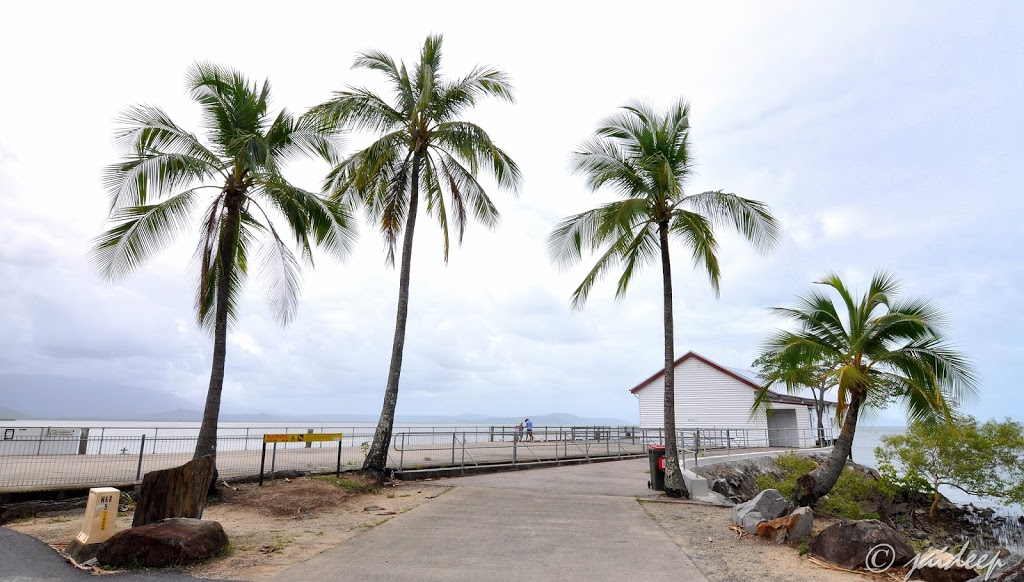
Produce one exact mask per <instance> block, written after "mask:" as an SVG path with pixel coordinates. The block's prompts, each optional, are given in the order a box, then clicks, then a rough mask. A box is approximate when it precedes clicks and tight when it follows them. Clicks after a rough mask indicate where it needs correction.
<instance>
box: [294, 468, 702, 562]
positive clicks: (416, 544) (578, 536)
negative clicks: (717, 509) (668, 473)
mask: <svg viewBox="0 0 1024 582" xmlns="http://www.w3.org/2000/svg"><path fill="white" fill-rule="evenodd" d="M647 468H648V461H647V459H637V460H627V461H613V462H604V463H594V464H590V465H577V466H572V467H557V468H549V469H535V470H529V471H516V472H511V473H493V474H489V475H476V476H471V477H459V478H452V479H446V480H443V481H438V482H436V483H440V484H445V485H451V486H453V487H454V489H453V490H451V491H449V492H448V493H446V494H444V495H442V496H441V497H439V498H437V499H434V500H432V501H430V502H427V503H424V504H423V505H420V506H419V507H416V508H415V509H413V510H411V511H409V512H407V513H405V514H403V515H400V516H397V517H395V518H394V519H392V520H390V521H388V522H386V523H384V524H382V525H379V526H377V527H375V528H373V529H372V530H369V531H368V532H366V533H364V534H362V535H360V536H357V537H355V538H353V539H351V540H349V541H348V542H346V543H344V544H342V545H340V546H338V547H336V548H333V549H331V550H328V551H326V552H324V553H322V554H320V555H319V556H317V557H315V558H313V559H312V560H309V561H307V562H305V563H302V564H299V565H297V566H295V567H293V568H290V569H288V570H286V571H284V572H282V573H281V574H280V575H278V576H277V577H276V578H275V580H282V581H301V580H387V581H391V582H394V581H403V580H417V581H421V580H438V581H473V582H476V581H479V580H489V581H503V580H510V581H513V580H514V581H522V580H529V581H530V582H543V581H546V580H595V581H600V580H625V579H636V580H645V581H661V580H666V581H667V580H671V581H673V582H706V580H705V578H704V576H703V574H701V572H700V571H699V570H698V569H697V567H696V566H694V564H693V562H692V561H691V560H690V559H689V557H687V555H686V554H685V553H684V552H683V551H682V550H681V549H680V548H679V547H678V546H677V545H676V544H675V542H673V541H672V540H671V539H670V538H669V537H668V535H667V534H666V533H665V532H664V531H663V530H662V529H661V528H660V527H659V526H658V524H657V523H655V522H654V521H653V520H651V519H650V518H649V517H648V516H647V514H646V513H645V512H644V511H643V509H642V508H641V507H640V504H638V503H637V501H636V497H637V496H648V495H651V493H652V492H651V491H650V490H648V489H647V479H648V475H647V474H646V473H645V471H646V470H647Z"/></svg>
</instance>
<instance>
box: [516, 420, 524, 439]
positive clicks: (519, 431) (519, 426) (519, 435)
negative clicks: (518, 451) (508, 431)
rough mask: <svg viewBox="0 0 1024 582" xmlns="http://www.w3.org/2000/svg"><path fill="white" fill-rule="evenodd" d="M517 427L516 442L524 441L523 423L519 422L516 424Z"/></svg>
mask: <svg viewBox="0 0 1024 582" xmlns="http://www.w3.org/2000/svg"><path fill="white" fill-rule="evenodd" d="M515 429H516V436H515V439H516V442H517V443H521V442H523V423H521V422H520V423H519V424H517V425H516V426H515Z"/></svg>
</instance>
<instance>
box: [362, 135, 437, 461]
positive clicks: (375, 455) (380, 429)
mask: <svg viewBox="0 0 1024 582" xmlns="http://www.w3.org/2000/svg"><path fill="white" fill-rule="evenodd" d="M421 160H422V154H421V153H420V152H419V151H417V152H416V153H415V154H413V157H412V188H411V192H410V194H409V196H410V198H409V215H408V216H407V217H406V219H405V235H404V236H405V238H404V239H403V240H402V265H401V267H400V268H399V275H398V313H397V314H396V316H395V340H394V343H392V345H391V365H390V367H389V368H388V383H387V386H386V387H385V388H384V405H383V407H382V408H381V412H380V420H378V421H377V430H376V431H375V432H374V433H373V442H372V443H371V444H370V450H369V451H367V454H366V460H365V461H364V462H363V470H365V471H369V472H370V473H373V474H374V476H376V477H377V479H378V480H380V481H383V480H384V478H385V477H386V473H385V470H386V467H387V462H388V449H389V448H390V446H391V433H392V431H393V430H394V426H395V408H396V406H397V405H398V379H399V377H400V376H401V375H402V355H403V353H404V351H405V326H406V321H407V320H408V319H409V272H410V271H411V270H412V237H413V232H414V231H415V229H416V209H417V207H418V206H419V197H420V196H419V184H420V162H421Z"/></svg>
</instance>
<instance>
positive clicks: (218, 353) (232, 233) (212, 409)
mask: <svg viewBox="0 0 1024 582" xmlns="http://www.w3.org/2000/svg"><path fill="white" fill-rule="evenodd" d="M241 203H242V199H241V196H240V195H238V194H233V193H228V194H227V195H226V196H225V199H224V207H225V210H226V215H225V217H224V224H223V225H222V226H221V232H220V248H219V249H217V253H218V254H219V255H220V266H219V269H220V273H219V278H218V279H217V299H216V305H214V314H213V317H214V319H213V321H214V323H213V366H212V368H211V370H210V387H209V388H208V389H207V390H206V407H205V408H204V409H203V422H202V424H201V425H200V426H199V438H198V439H196V451H195V454H194V455H193V456H192V458H194V459H198V458H200V457H203V456H206V455H210V456H212V457H213V460H214V465H213V466H214V475H216V470H217V469H216V467H217V463H216V461H217V423H218V422H219V420H220V397H221V394H222V393H223V391H224V365H225V362H226V361H227V347H228V345H227V344H228V293H229V287H230V285H229V278H230V277H229V274H230V273H231V270H232V269H233V268H234V256H235V245H236V244H237V243H238V226H239V222H240V219H241ZM215 481H216V479H215Z"/></svg>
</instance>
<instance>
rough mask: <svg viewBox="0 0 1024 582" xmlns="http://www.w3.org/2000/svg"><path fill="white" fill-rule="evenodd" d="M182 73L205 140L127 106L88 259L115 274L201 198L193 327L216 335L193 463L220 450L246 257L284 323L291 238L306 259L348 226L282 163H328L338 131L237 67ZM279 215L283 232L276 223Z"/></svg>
mask: <svg viewBox="0 0 1024 582" xmlns="http://www.w3.org/2000/svg"><path fill="white" fill-rule="evenodd" d="M187 79H188V88H189V91H190V95H191V97H192V99H194V100H195V101H196V102H198V103H199V105H200V106H201V107H202V119H203V124H204V126H205V129H206V132H207V133H206V137H207V139H206V140H201V139H199V138H198V137H196V136H195V135H194V134H192V133H189V132H188V131H187V130H185V129H183V128H182V127H180V126H178V125H177V124H175V123H174V122H173V121H172V120H171V119H170V117H168V115H167V114H166V113H165V112H164V111H163V110H161V109H160V108H157V107H150V106H144V105H139V106H134V107H130V108H129V109H127V110H126V111H125V112H124V114H123V116H122V117H121V119H120V122H121V124H122V128H121V129H119V130H118V131H117V133H116V142H117V144H118V145H119V146H121V147H122V149H123V150H124V152H125V153H124V157H123V158H122V160H121V161H120V162H118V163H116V164H113V165H111V166H109V167H107V169H106V171H105V175H104V182H105V185H106V187H107V190H108V191H109V193H110V221H111V222H113V223H114V226H113V227H112V228H111V229H110V230H108V231H106V232H104V233H103V234H102V235H100V236H99V237H98V238H97V240H96V242H95V246H94V248H93V250H92V257H93V259H94V261H95V263H96V265H97V267H98V268H99V270H100V272H101V273H102V275H103V277H104V278H106V279H108V280H118V279H121V278H123V277H125V276H126V275H128V274H129V273H130V272H132V271H134V270H135V269H137V268H138V267H139V266H140V265H141V264H142V263H143V262H144V261H145V260H146V259H148V258H149V257H150V256H152V255H153V254H154V253H156V252H158V251H159V250H161V249H162V248H163V247H164V246H166V245H167V244H168V243H170V242H171V241H172V240H173V239H174V238H175V237H176V236H177V235H179V234H180V233H181V232H182V231H183V230H186V229H187V227H188V224H189V221H190V219H191V218H192V217H193V216H194V211H195V210H196V209H197V208H198V207H200V206H201V205H205V208H204V210H203V212H202V215H201V217H200V218H201V220H200V222H199V245H198V248H197V249H196V261H195V266H196V267H197V273H196V280H197V283H198V285H197V288H196V301H195V307H196V317H197V319H198V321H199V324H200V326H202V327H203V328H204V329H206V330H208V331H210V332H212V333H213V367H212V370H211V372H210V386H209V391H208V392H207V396H206V407H205V409H204V411H203V421H202V426H201V427H200V431H199V439H198V441H197V442H196V450H195V456H196V457H197V458H198V457H200V456H204V455H213V456H214V457H216V446H217V421H218V418H219V415H220V401H221V392H222V389H223V386H224V363H225V357H226V352H227V332H228V328H229V326H230V324H232V323H233V322H234V321H235V318H236V310H237V307H238V302H239V298H240V294H241V290H242V285H243V283H244V282H245V279H246V277H247V275H248V273H249V264H250V261H251V259H252V258H253V257H252V255H253V252H254V251H255V252H257V257H255V258H256V259H257V260H258V261H259V265H258V269H257V275H258V276H259V277H260V278H261V279H263V280H264V282H265V283H266V290H267V293H268V299H269V304H270V308H271V310H272V311H273V314H274V317H275V318H276V319H277V320H278V322H279V323H281V324H282V325H284V324H287V323H288V321H289V320H290V319H291V318H292V317H293V316H294V315H295V312H296V309H297V307H298V297H299V263H298V260H297V259H296V257H295V255H294V254H293V253H292V251H291V250H290V249H289V244H288V243H287V242H286V238H288V237H290V238H292V239H293V242H294V243H295V245H296V246H297V248H298V250H299V251H300V254H301V255H302V257H303V259H305V260H306V261H307V262H308V263H309V264H310V265H312V263H313V255H312V246H314V245H318V246H320V247H323V248H324V249H325V250H327V251H329V252H330V253H332V254H334V255H337V256H341V255H344V254H345V253H347V252H348V250H349V248H350V247H351V245H352V242H353V240H354V236H355V231H354V220H353V219H352V217H351V215H350V214H351V213H350V211H349V210H348V209H347V208H346V207H345V206H344V205H343V204H341V203H339V202H336V201H332V200H328V199H325V198H323V197H321V196H319V195H317V194H313V193H311V192H307V191H305V190H302V189H301V188H297V187H295V186H293V185H292V184H291V183H289V182H288V181H287V180H286V179H285V178H284V176H283V175H282V173H281V166H282V164H283V163H284V162H285V161H287V160H288V159H290V158H292V157H295V156H297V155H305V156H315V157H320V158H323V159H324V160H327V161H328V162H329V163H335V162H336V161H337V159H338V156H337V155H336V138H337V133H336V132H335V131H333V130H329V129H325V128H323V127H322V126H320V125H319V124H318V123H316V122H314V121H313V120H312V119H311V118H306V117H300V118H298V119H296V118H295V117H293V116H292V115H291V114H290V113H288V112H287V111H285V110H282V111H281V112H279V113H278V114H277V115H276V116H275V115H272V114H271V112H270V110H269V104H270V84H269V83H268V82H267V81H264V82H263V83H262V84H257V83H250V82H249V81H248V80H247V79H246V78H245V77H244V76H243V75H241V74H240V73H238V72H236V71H233V70H230V69H227V68H223V67H220V66H216V65H211V64H204V63H197V64H196V65H194V66H193V67H191V69H190V70H189V71H188V75H187ZM204 192H210V193H211V195H210V196H203V193H204ZM275 213H276V214H277V219H278V221H279V222H283V224H284V225H285V226H286V228H287V230H286V231H280V230H279V228H278V227H275V224H274V221H272V220H271V217H272V216H274V214H275ZM257 243H260V244H261V246H260V247H259V248H258V249H257V248H255V247H254V245H256V244H257Z"/></svg>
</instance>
